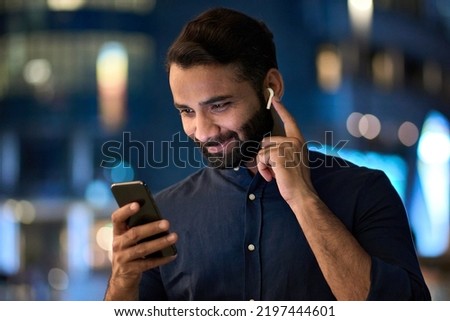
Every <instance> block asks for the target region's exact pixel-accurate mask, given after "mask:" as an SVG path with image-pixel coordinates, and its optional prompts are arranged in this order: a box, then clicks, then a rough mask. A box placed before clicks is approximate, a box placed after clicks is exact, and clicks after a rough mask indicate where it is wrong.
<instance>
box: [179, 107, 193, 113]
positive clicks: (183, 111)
mask: <svg viewBox="0 0 450 321" xmlns="http://www.w3.org/2000/svg"><path fill="white" fill-rule="evenodd" d="M179 112H180V115H189V114H193V113H194V111H193V110H192V109H191V108H182V109H179Z"/></svg>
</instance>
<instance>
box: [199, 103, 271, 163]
mask: <svg viewBox="0 0 450 321" xmlns="http://www.w3.org/2000/svg"><path fill="white" fill-rule="evenodd" d="M259 100H260V106H261V108H260V109H259V110H257V111H256V112H255V114H254V115H253V116H252V117H251V118H250V119H249V120H248V121H247V123H245V124H244V125H243V126H242V127H241V128H240V130H239V131H240V132H241V133H242V136H243V139H244V140H241V139H240V138H239V135H238V133H237V132H235V131H227V132H225V133H222V134H220V135H218V136H216V137H213V138H211V139H209V140H208V141H207V142H198V141H196V140H195V143H196V144H197V145H198V146H199V147H200V148H201V150H202V153H203V156H204V157H205V159H206V161H207V163H208V166H209V167H212V168H218V169H226V168H235V167H238V166H242V165H245V163H248V162H251V161H252V160H254V158H255V157H256V155H257V154H258V151H259V149H260V145H261V140H262V139H263V138H264V136H266V135H267V134H269V133H270V132H271V130H272V128H273V118H272V114H271V112H270V110H268V109H266V108H265V106H264V105H265V102H264V97H263V96H262V95H261V97H260V99H259ZM225 142H228V143H229V144H233V148H232V150H231V151H226V149H227V147H226V146H224V147H223V150H222V151H220V152H218V153H209V152H208V147H211V146H220V145H223V144H224V143H225Z"/></svg>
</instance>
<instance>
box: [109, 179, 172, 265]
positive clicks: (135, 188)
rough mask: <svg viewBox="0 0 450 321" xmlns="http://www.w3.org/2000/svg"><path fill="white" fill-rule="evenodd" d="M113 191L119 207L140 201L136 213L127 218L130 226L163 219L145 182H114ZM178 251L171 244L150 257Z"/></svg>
mask: <svg viewBox="0 0 450 321" xmlns="http://www.w3.org/2000/svg"><path fill="white" fill-rule="evenodd" d="M111 192H112V193H113V195H114V198H115V199H116V202H117V204H118V205H119V207H122V206H124V205H127V204H129V203H132V202H137V203H139V206H140V209H139V211H138V212H137V213H136V214H134V215H132V216H130V218H129V219H128V220H127V225H128V226H129V227H133V226H137V225H142V224H146V223H150V222H154V221H158V220H161V219H162V217H161V214H160V213H159V209H158V207H157V206H156V203H155V201H154V199H153V196H152V193H151V192H150V189H149V188H148V186H147V184H145V182H143V181H130V182H121V183H114V184H112V185H111ZM167 234H169V233H168V232H162V233H159V234H157V235H153V236H150V237H148V238H145V239H143V240H141V241H139V243H141V242H145V241H149V240H154V239H157V238H160V237H162V236H164V235H167ZM176 253H177V249H176V247H175V245H171V246H169V247H167V248H165V249H162V250H161V251H157V252H155V253H152V254H150V255H149V256H148V257H164V256H172V255H175V254H176Z"/></svg>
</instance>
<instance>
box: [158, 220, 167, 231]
mask: <svg viewBox="0 0 450 321" xmlns="http://www.w3.org/2000/svg"><path fill="white" fill-rule="evenodd" d="M158 227H159V228H160V229H161V230H167V221H164V220H163V221H161V222H159V224H158Z"/></svg>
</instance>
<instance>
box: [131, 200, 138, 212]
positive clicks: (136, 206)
mask: <svg viewBox="0 0 450 321" xmlns="http://www.w3.org/2000/svg"><path fill="white" fill-rule="evenodd" d="M138 208H139V204H138V203H136V202H133V203H131V205H130V210H132V211H134V210H137V209H138Z"/></svg>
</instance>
